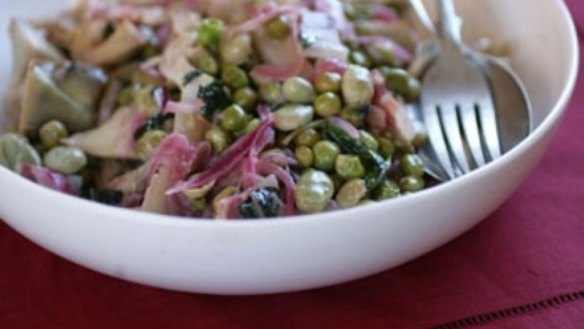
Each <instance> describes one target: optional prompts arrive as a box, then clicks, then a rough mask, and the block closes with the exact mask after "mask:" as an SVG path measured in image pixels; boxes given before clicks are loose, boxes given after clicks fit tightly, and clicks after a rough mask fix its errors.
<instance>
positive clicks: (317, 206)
mask: <svg viewBox="0 0 584 329" xmlns="http://www.w3.org/2000/svg"><path fill="white" fill-rule="evenodd" d="M334 193H335V188H334V184H333V181H332V180H331V178H330V177H329V176H328V175H327V174H325V173H324V172H322V171H318V170H312V169H311V170H307V171H305V172H304V173H303V174H302V176H300V178H299V179H298V182H297V183H296V188H295V190H294V199H295V201H296V207H297V208H298V209H299V210H300V211H303V212H306V213H316V212H321V211H323V210H325V209H326V207H327V206H328V205H329V203H330V201H331V200H332V197H333V195H334Z"/></svg>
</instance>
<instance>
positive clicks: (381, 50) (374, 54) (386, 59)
mask: <svg viewBox="0 0 584 329" xmlns="http://www.w3.org/2000/svg"><path fill="white" fill-rule="evenodd" d="M367 52H368V53H369V55H370V56H371V58H372V60H373V62H375V64H376V65H388V66H392V67H395V66H399V64H401V63H400V61H399V59H398V57H397V55H396V52H395V47H394V46H393V45H392V44H390V43H381V44H374V45H373V46H371V47H369V49H367Z"/></svg>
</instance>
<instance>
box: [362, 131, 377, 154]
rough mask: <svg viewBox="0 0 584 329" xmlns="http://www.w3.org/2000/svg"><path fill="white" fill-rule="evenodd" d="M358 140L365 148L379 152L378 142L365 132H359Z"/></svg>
mask: <svg viewBox="0 0 584 329" xmlns="http://www.w3.org/2000/svg"><path fill="white" fill-rule="evenodd" d="M359 139H360V140H361V142H362V143H363V144H364V145H365V146H366V147H367V148H370V149H372V150H374V151H377V150H379V142H377V140H376V139H375V137H373V135H371V134H370V133H369V132H368V131H366V130H359Z"/></svg>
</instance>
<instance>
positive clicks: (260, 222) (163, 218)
mask: <svg viewBox="0 0 584 329" xmlns="http://www.w3.org/2000/svg"><path fill="white" fill-rule="evenodd" d="M553 1H554V2H555V5H556V6H557V7H558V9H559V10H560V13H561V15H562V16H563V21H564V23H565V24H566V25H567V26H566V27H567V29H568V32H569V45H570V47H571V48H572V49H571V50H570V57H571V58H570V63H569V69H568V71H569V72H568V78H567V79H566V80H565V82H564V86H563V88H562V93H561V94H560V96H559V97H558V98H557V100H556V102H555V104H554V106H553V107H552V110H551V111H550V112H549V114H548V115H546V116H545V118H544V120H543V121H542V122H541V123H540V124H539V125H538V126H537V127H536V128H535V129H534V130H533V131H532V133H531V134H530V135H529V136H528V137H527V138H526V139H525V140H523V141H521V142H520V143H519V144H518V145H517V146H515V147H514V148H513V149H511V150H510V151H509V152H507V153H505V154H503V155H502V156H501V158H499V159H497V160H496V161H493V162H491V163H489V164H487V165H486V166H484V167H481V168H478V169H476V170H474V171H472V172H471V173H469V174H466V175H464V176H461V177H459V178H457V179H455V180H452V181H448V182H446V183H442V184H439V185H437V186H434V187H432V188H429V189H426V190H422V191H420V192H417V193H415V194H412V195H408V196H403V197H400V198H397V199H393V200H387V201H383V202H377V203H372V204H369V205H363V206H359V207H355V208H350V209H342V210H336V211H331V212H325V213H316V214H301V215H294V216H280V217H277V218H272V219H257V220H229V219H226V220H212V219H204V218H183V217H177V216H172V215H164V214H155V213H147V212H141V211H139V210H137V209H128V208H119V207H113V206H108V205H103V204H100V203H97V202H95V201H90V200H85V199H82V198H80V197H77V196H71V195H67V194H63V193H59V192H56V191H53V190H51V189H49V188H46V187H44V186H41V185H39V184H36V183H34V182H32V181H29V180H27V179H25V178H24V177H22V176H20V175H18V174H16V173H14V172H12V171H10V170H8V169H6V168H4V167H2V166H0V174H1V175H8V177H11V178H13V179H15V180H17V181H18V183H19V184H22V186H23V187H24V188H25V189H27V190H28V191H30V192H32V193H35V194H38V193H40V194H44V196H43V198H45V197H46V198H47V200H49V201H53V202H55V203H66V205H65V206H68V207H81V208H87V207H88V209H89V210H94V211H95V212H99V213H100V214H102V215H106V218H108V219H109V218H114V217H115V220H116V221H119V220H120V219H123V220H127V221H137V222H140V223H149V224H153V225H170V226H179V227H181V228H184V227H195V226H203V227H206V226H207V225H209V226H213V227H230V228H231V227H233V226H237V227H257V226H286V225H299V224H309V223H310V224H314V223H316V222H321V221H329V220H338V218H335V217H336V215H338V212H341V211H342V212H343V213H344V214H345V215H347V217H349V218H350V217H357V218H358V216H353V215H358V213H360V212H363V211H364V210H372V211H374V210H376V209H380V208H383V207H387V206H388V204H393V205H398V204H400V203H401V204H403V203H411V202H413V201H412V200H415V199H417V198H422V197H431V196H432V195H433V194H436V193H444V191H451V190H454V189H456V188H458V187H459V186H462V185H466V184H471V183H472V182H473V181H476V180H477V179H479V178H480V177H481V176H483V175H485V173H486V172H488V171H490V170H494V169H496V168H500V167H502V166H504V165H505V164H507V163H509V162H513V161H514V160H515V159H516V158H518V156H519V155H520V154H521V153H523V152H524V151H526V150H527V149H529V148H531V147H532V146H533V144H534V143H535V142H536V141H538V140H540V139H542V138H543V137H544V135H545V134H546V133H547V132H548V131H549V130H550V129H552V127H553V126H554V124H555V123H556V122H557V121H558V120H559V119H560V118H561V116H562V115H563V113H564V112H565V110H566V107H567V105H568V103H569V101H570V99H571V96H572V94H573V92H574V89H575V87H576V82H577V79H578V70H579V64H580V49H579V40H578V34H577V29H576V25H575V21H574V19H573V17H572V15H571V14H570V11H569V9H568V6H567V4H566V3H565V2H564V1H562V0H553ZM104 219H105V218H104ZM4 220H6V219H4Z"/></svg>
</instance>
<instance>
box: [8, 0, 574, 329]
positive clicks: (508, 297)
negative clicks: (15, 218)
mask: <svg viewBox="0 0 584 329" xmlns="http://www.w3.org/2000/svg"><path fill="white" fill-rule="evenodd" d="M567 2H568V4H569V5H570V6H571V9H572V11H573V13H574V16H575V17H576V19H577V21H578V24H579V26H580V31H584V30H583V29H582V28H584V2H582V1H581V0H568V1H567ZM581 45H582V39H581ZM582 126H584V73H582V72H581V73H580V81H579V83H578V86H577V88H576V91H575V95H574V97H573V100H572V102H571V105H570V106H569V109H568V111H567V114H566V117H565V119H564V120H563V123H562V125H561V127H560V129H559V130H558V134H557V135H556V137H555V139H554V142H553V143H552V145H551V146H550V148H549V151H548V153H547V154H546V155H545V157H544V159H543V160H542V162H541V163H540V164H539V166H538V167H537V169H536V170H535V172H534V173H533V174H532V175H531V176H530V178H529V179H528V180H527V181H526V182H525V183H524V184H523V185H522V186H521V188H520V189H519V190H518V191H517V192H516V193H515V194H514V195H513V197H512V198H511V199H510V200H509V201H508V202H507V203H506V204H505V205H504V206H503V207H501V208H500V209H499V210H498V211H496V213H494V214H493V215H492V216H491V217H490V218H488V219H487V220H485V221H484V222H483V223H482V224H481V225H479V226H478V227H476V228H475V229H473V230H472V231H470V232H469V233H468V234H466V235H464V236H463V237H461V238H459V239H457V240H456V241H454V242H452V243H450V244H448V245H447V246H445V247H442V248H440V249H438V250H436V251H434V252H432V253H431V254H428V255H426V256H424V257H422V258H420V259H418V260H415V261H413V262H411V263H409V264H407V265H404V266H402V267H400V268H397V269H394V270H391V271H387V272H385V273H383V274H380V275H377V276H375V277H371V278H368V279H364V280H361V281H357V282H352V283H348V284H344V285H340V286H336V287H332V288H326V289H321V290H315V291H309V292H302V293H293V294H283V295H273V296H257V297H216V296H205V295H196V294H184V293H175V292H168V291H163V290H158V289H154V288H148V287H143V286H139V285H135V284H131V283H127V282H123V281H119V280H117V279H113V278H110V277H106V276H102V275H100V274H97V273H94V272H92V271H89V270H86V269H84V268H81V267H79V266H76V265H74V264H72V263H69V262H67V261H65V260H63V259H61V258H59V257H57V256H54V255H52V254H50V253H48V252H47V251H44V250H42V249H41V248H39V247H37V246H35V245H34V244H32V243H30V242H29V241H27V240H26V239H24V238H23V237H21V236H20V235H18V234H17V233H15V232H14V231H13V230H11V229H10V228H9V227H7V226H6V225H4V224H2V223H1V222H0V328H6V329H63V328H65V329H68V328H75V329H106V328H124V329H126V328H141V329H150V328H152V329H154V328H167V329H182V328H185V329H186V328H221V329H223V328H225V329H262V328H335V329H345V328H346V329H349V328H351V329H353V328H365V329H377V328H379V329H382V328H383V329H389V328H406V329H409V328H412V329H418V328H419V329H424V328H436V329H456V328H482V329H490V328H510V329H511V328H520V329H521V328H530V329H544V328H545V329H550V328H552V329H553V328H561V329H572V328H573V329H579V328H584V257H583V256H582V255H583V250H584V206H583V201H584V191H583V190H584V152H583V151H584V148H583V144H582V143H583V142H582V137H583V136H582V133H581V131H582Z"/></svg>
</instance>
